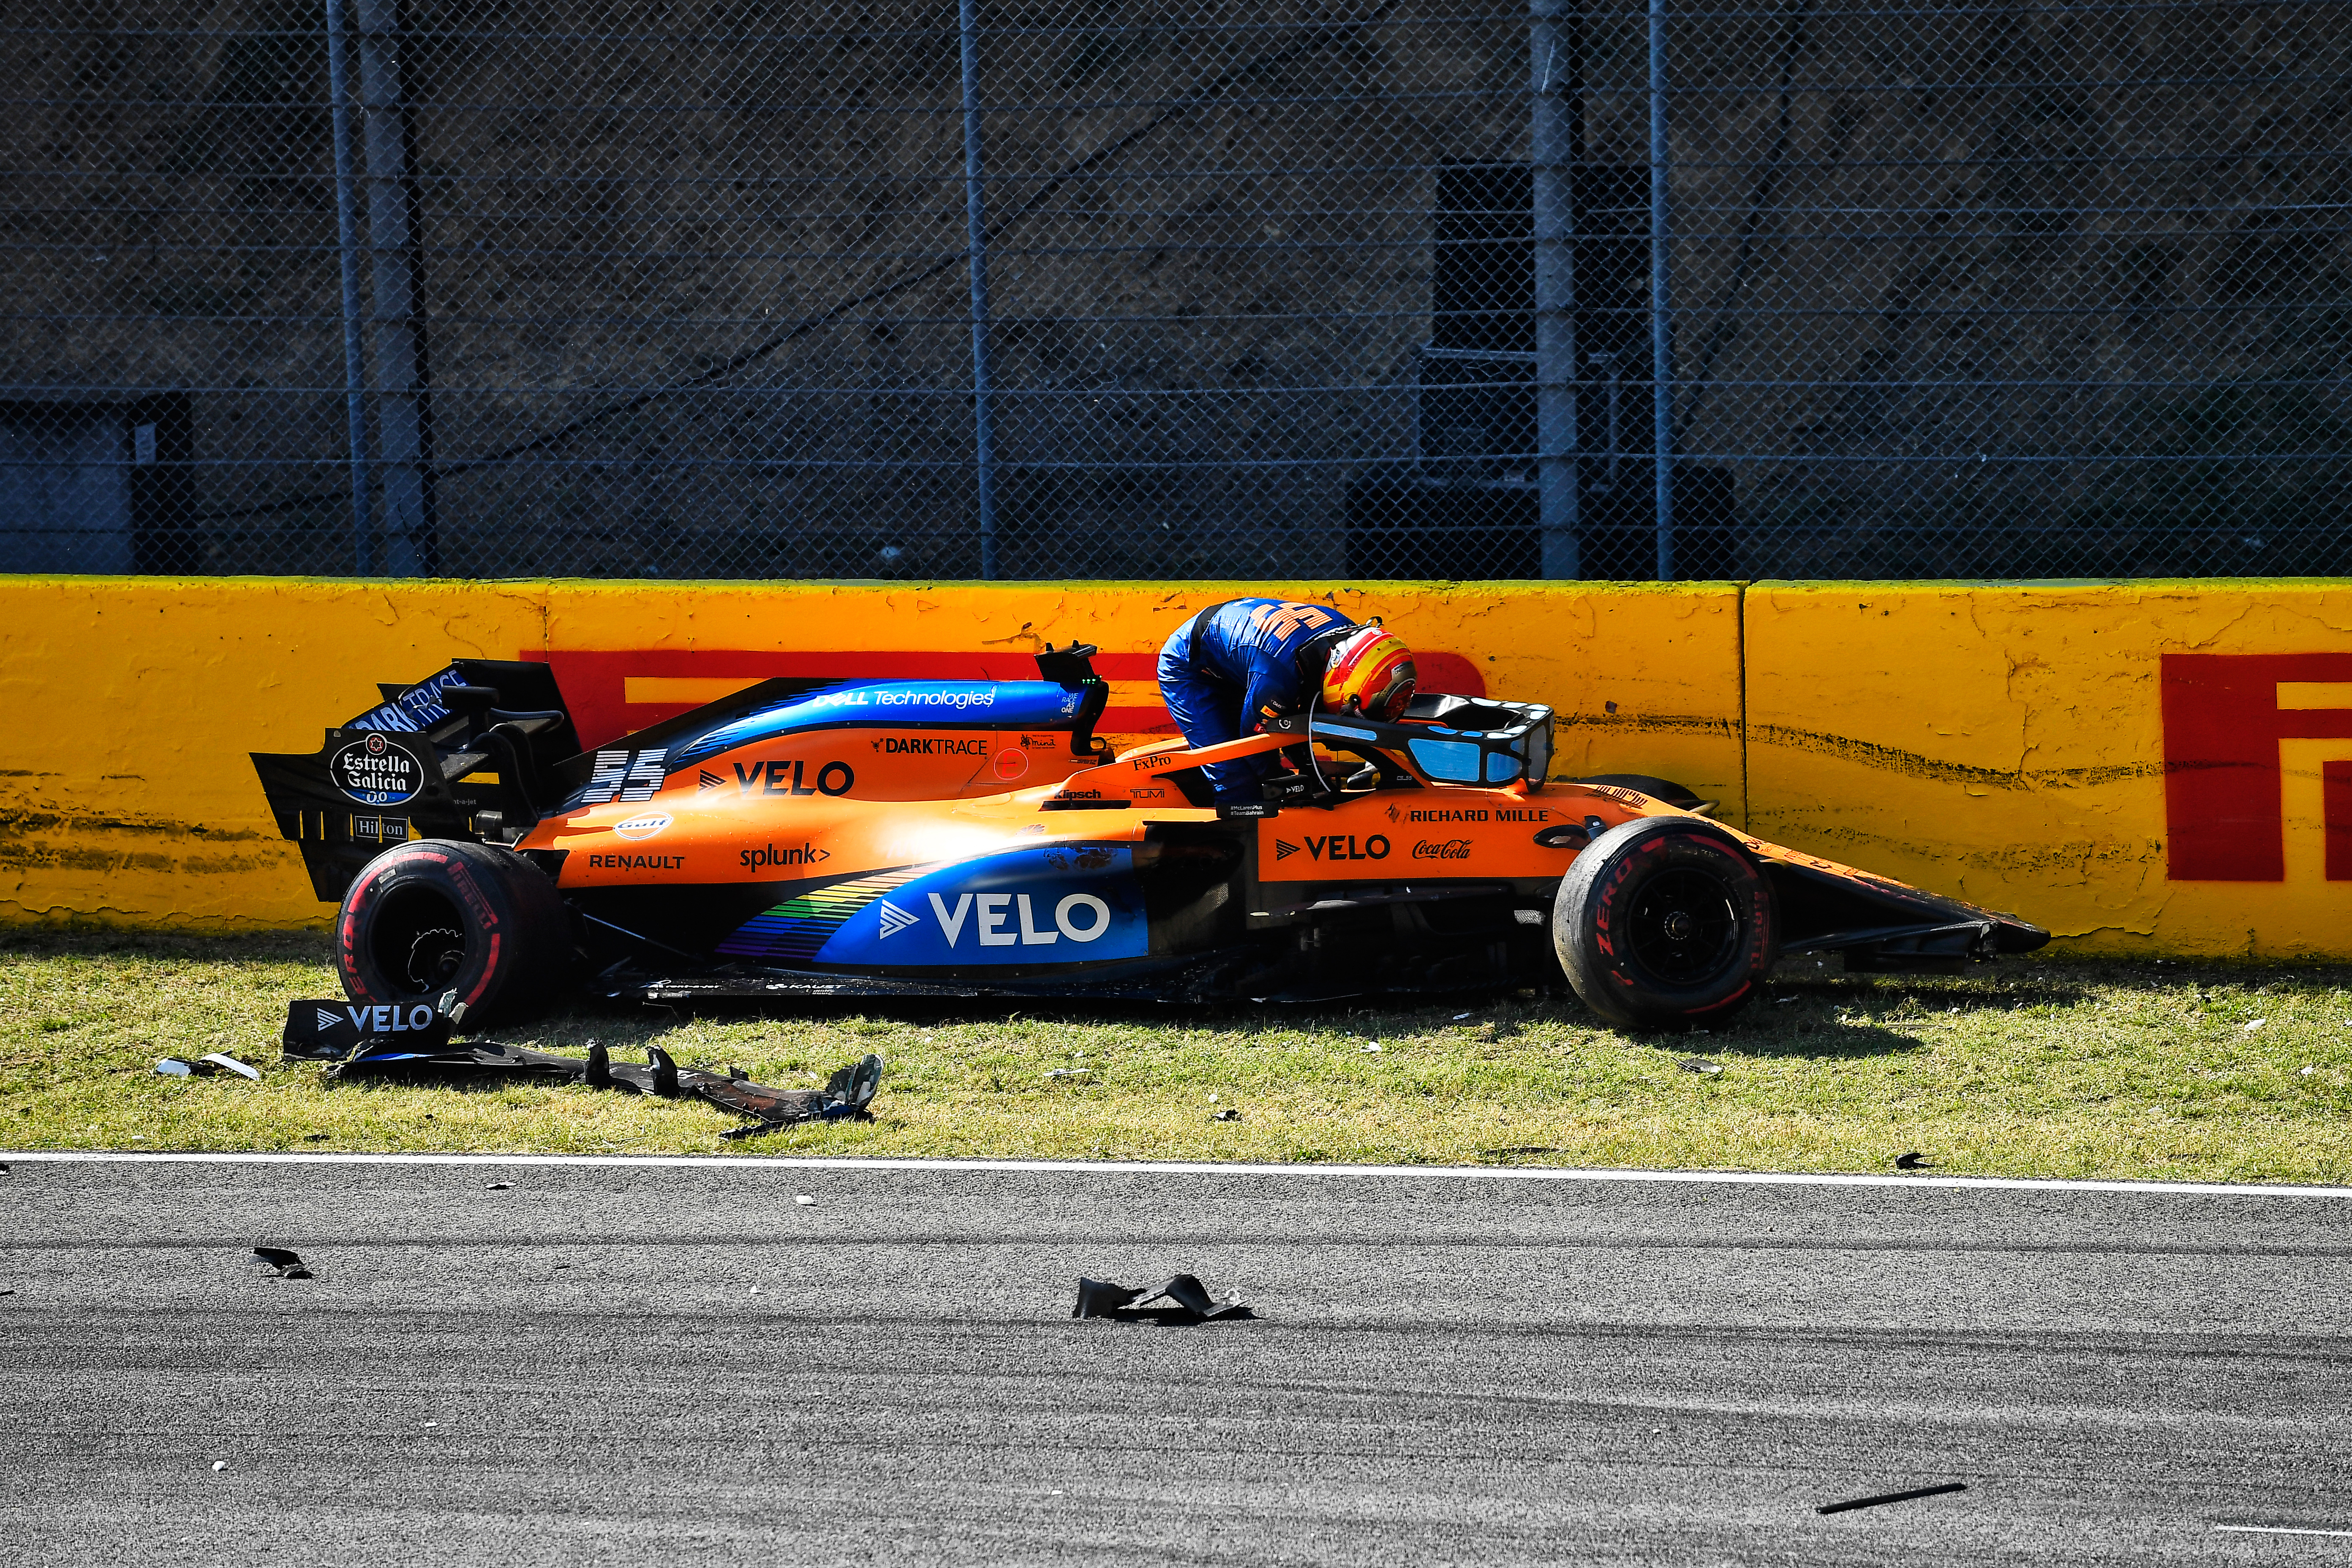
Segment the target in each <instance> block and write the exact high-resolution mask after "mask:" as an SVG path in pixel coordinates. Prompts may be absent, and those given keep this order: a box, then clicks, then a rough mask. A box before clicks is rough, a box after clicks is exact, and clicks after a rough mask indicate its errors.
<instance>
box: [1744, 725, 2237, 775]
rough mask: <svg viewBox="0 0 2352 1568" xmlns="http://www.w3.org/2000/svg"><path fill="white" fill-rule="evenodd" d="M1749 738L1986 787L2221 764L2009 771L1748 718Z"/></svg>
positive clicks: (2162, 772) (1755, 742) (1756, 742)
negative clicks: (1950, 761)
mask: <svg viewBox="0 0 2352 1568" xmlns="http://www.w3.org/2000/svg"><path fill="white" fill-rule="evenodd" d="M1748 742H1749V744H1751V745H1766V746H1787V747H1789V748H1790V750H1792V751H1799V752H1818V753H1821V754H1824V755H1828V756H1833V757H1836V758H1838V759H1839V760H1840V761H1842V762H1849V763H1861V764H1862V765H1863V766H1864V767H1867V768H1877V769H1879V770H1880V771H1882V772H1885V773H1902V774H1905V775H1906V776H1908V777H1911V778H1916V779H1925V780H1927V781H1929V782H1931V783H1935V784H1977V785H1980V786H1982V787H1984V788H1987V789H2005V790H2034V789H2083V788H2088V787H2091V786H2094V785H2097V784H2116V783H2119V782H2121V781H2123V780H2126V779H2157V778H2162V777H2163V776H2164V775H2165V774H2166V773H2168V772H2179V771H2182V770H2183V769H2185V768H2197V767H2203V766H2220V765H2224V764H2208V763H2178V764H2175V765H2174V766H2172V767H2170V768H2168V767H2167V766H2166V765H2165V763H2162V762H2161V761H2156V762H2145V763H2109V764H2107V765H2105V766H2103V767H2095V768H2031V769H2024V770H2019V771H2011V770H2007V769H2002V768H1985V767H1978V766H1976V765H1974V764H1972V763H1949V762H1945V761H1944V760H1943V759H1941V758H1939V757H1930V756H1927V755H1925V754H1924V753H1922V752H1906V751H1904V750H1902V749H1900V748H1899V747H1895V746H1882V745H1879V744H1878V743H1876V742H1872V741H1857V740H1854V739H1853V737H1851V736H1848V735H1832V734H1830V733H1828V732H1826V731H1821V730H1800V729H1797V728H1795V727H1794V726H1792V725H1788V724H1763V723H1755V722H1751V723H1749V725H1748Z"/></svg>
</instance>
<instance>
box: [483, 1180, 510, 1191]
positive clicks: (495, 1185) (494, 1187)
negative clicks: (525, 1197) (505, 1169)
mask: <svg viewBox="0 0 2352 1568" xmlns="http://www.w3.org/2000/svg"><path fill="white" fill-rule="evenodd" d="M513 1185H514V1184H513V1183H512V1182H484V1183H483V1184H482V1190H483V1191H484V1192H488V1193H503V1192H506V1191H507V1190H508V1189H509V1188H511V1187H512V1186H513Z"/></svg>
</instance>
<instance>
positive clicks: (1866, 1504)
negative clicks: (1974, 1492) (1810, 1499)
mask: <svg viewBox="0 0 2352 1568" xmlns="http://www.w3.org/2000/svg"><path fill="white" fill-rule="evenodd" d="M1968 1489H1969V1483H1968V1482H1966V1481H1947V1482H1945V1483H1944V1484H1943V1485H1942V1486H1939V1487H1914V1488H1912V1489H1910V1490H1909V1491H1907V1492H1882V1493H1880V1494H1879V1495H1878V1496H1876V1497H1858V1498H1848V1499H1847V1500H1845V1501H1843V1502H1825V1503H1823V1504H1822V1506H1821V1507H1819V1508H1817V1509H1815V1510H1813V1511H1814V1512H1815V1513H1843V1512H1845V1511H1846V1510H1848V1509H1855V1508H1877V1507H1880V1506H1882V1505H1883V1504H1885V1503H1890V1502H1909V1501H1911V1500H1913V1499H1915V1498H1923V1497H1942V1496H1943V1495H1944V1494H1945V1493H1946V1492H1964V1491H1966V1490H1968Z"/></svg>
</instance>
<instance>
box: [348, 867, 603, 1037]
mask: <svg viewBox="0 0 2352 1568" xmlns="http://www.w3.org/2000/svg"><path fill="white" fill-rule="evenodd" d="M571 960H572V932H571V921H570V920H569V919H568V917H567V916H566V915H565V912H564V909H563V900H562V898H561V897H560V896H558V894H557V893H556V890H555V884H554V883H553V882H552V881H551V880H550V879H548V878H547V876H546V875H545V874H544V873H542V872H541V870H540V869H539V868H537V867H535V866H533V865H531V864H530V862H529V861H527V860H525V859H523V858H521V857H520V856H519V855H517V854H515V853H513V852H512V851H511V850H506V849H492V848H489V847H486V846H483V845H480V844H467V843H463V842H460V841H457V840H454V839H446V838H420V839H416V840H414V841H413V842H410V843H407V844H396V845H394V847H391V848H389V849H387V850H385V851H384V852H383V854H381V855H379V856H377V857H376V858H374V859H373V860H371V861H369V862H368V864H367V868H366V869H365V870H362V872H361V873H360V874H359V876H358V877H357V878H356V879H354V880H353V881H352V886H351V890H350V891H349V892H347V893H345V894H344V895H343V907H342V910H341V913H340V914H339V915H338V916H337V917H336V921H335V963H336V967H337V968H338V969H340V970H341V973H342V978H343V989H344V991H346V992H347V993H349V994H350V995H351V998H352V1001H354V1002H358V1003H362V1004H370V1005H373V1004H376V1003H385V1002H395V1003H415V1002H430V1003H432V1004H434V1005H436V1006H438V1005H441V1004H442V1002H443V1000H444V998H445V997H446V998H449V999H450V1000H452V1001H455V1002H458V1003H463V1004H464V1005H465V1008H466V1011H465V1014H464V1015H463V1016H464V1017H465V1019H466V1021H467V1022H468V1023H474V1022H478V1021H481V1020H483V1019H496V1018H499V1017H509V1018H511V1017H519V1016H524V1015H526V1014H529V1013H531V1012H533V1011H535V1010H537V1009H539V1008H541V1007H544V1006H546V1005H548V1004H549V1003H551V1002H552V1001H553V1000H555V999H556V996H557V994H559V993H560V992H561V991H562V988H563V986H564V984H565V982H566V980H567V979H568V977H569V973H570V970H571V966H572V965H571Z"/></svg>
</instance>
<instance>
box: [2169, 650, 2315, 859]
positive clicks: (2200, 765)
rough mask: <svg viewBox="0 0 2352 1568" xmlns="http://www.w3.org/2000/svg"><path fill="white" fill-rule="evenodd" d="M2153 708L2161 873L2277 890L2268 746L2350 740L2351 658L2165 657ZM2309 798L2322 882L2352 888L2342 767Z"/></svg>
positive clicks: (2279, 815)
mask: <svg viewBox="0 0 2352 1568" xmlns="http://www.w3.org/2000/svg"><path fill="white" fill-rule="evenodd" d="M2163 710H2164V817H2165V848H2164V852H2165V872H2166V875H2168V877H2170V878H2171V879H2172V880H2174V881H2176V882H2198V881H2207V882H2277V881H2283V880H2284V879H2285V877H2286V822H2285V811H2284V801H2283V799H2282V787H2283V778H2282V774H2281V772H2280V765H2279V742H2282V741H2314V740H2320V741H2332V740H2342V741H2346V742H2352V653H2291V654H2227V653H2168V654H2166V655H2165V656H2164V673H2163ZM2346 750H2347V751H2352V745H2347V747H2346ZM2320 798H2321V815H2322V821H2323V822H2324V823H2325V825H2326V875H2327V880H2329V881H2331V882H2345V881H2352V761H2346V762H2326V763H2322V764H2321V767H2320Z"/></svg>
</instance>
